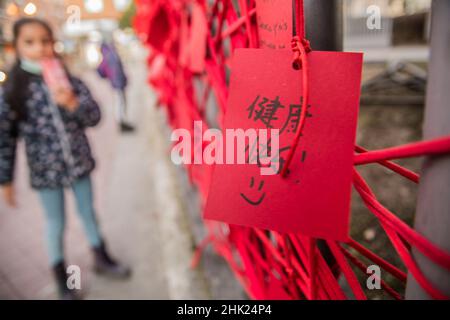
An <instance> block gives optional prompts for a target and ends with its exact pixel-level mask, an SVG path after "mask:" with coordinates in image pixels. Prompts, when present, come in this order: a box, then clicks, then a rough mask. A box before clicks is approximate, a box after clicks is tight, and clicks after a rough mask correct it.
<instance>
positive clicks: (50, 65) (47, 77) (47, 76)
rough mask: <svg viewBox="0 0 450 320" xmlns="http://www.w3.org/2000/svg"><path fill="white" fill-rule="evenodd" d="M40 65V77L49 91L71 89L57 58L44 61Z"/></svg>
mask: <svg viewBox="0 0 450 320" xmlns="http://www.w3.org/2000/svg"><path fill="white" fill-rule="evenodd" d="M41 64H42V75H43V77H44V81H45V83H46V84H47V86H48V87H49V89H50V91H55V90H57V89H60V88H64V89H71V87H72V86H71V85H70V82H69V79H68V78H67V73H66V71H65V70H64V67H63V65H62V64H61V61H59V60H58V59H57V58H52V59H44V60H42V62H41Z"/></svg>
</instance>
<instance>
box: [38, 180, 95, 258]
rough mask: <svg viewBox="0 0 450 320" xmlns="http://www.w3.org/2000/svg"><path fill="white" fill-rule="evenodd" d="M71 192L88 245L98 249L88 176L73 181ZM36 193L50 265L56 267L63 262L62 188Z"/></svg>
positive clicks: (63, 222)
mask: <svg viewBox="0 0 450 320" xmlns="http://www.w3.org/2000/svg"><path fill="white" fill-rule="evenodd" d="M72 190H73V192H74V195H75V200H76V204H77V209H78V213H79V215H80V217H81V220H82V222H83V226H84V229H85V231H86V234H87V237H88V240H89V243H90V245H91V246H92V247H99V246H100V244H101V241H102V240H101V236H100V231H99V227H98V224H97V220H96V217H95V210H94V206H93V196H92V183H91V179H90V176H89V175H88V176H86V177H84V178H81V179H79V180H77V181H75V182H74V183H73V184H72ZM38 193H39V197H40V198H41V201H42V204H43V206H44V211H45V214H46V217H47V245H48V252H49V256H50V263H51V265H56V264H58V263H60V262H62V261H63V260H64V248H63V247H64V246H63V238H64V227H65V201H64V188H56V189H39V190H38Z"/></svg>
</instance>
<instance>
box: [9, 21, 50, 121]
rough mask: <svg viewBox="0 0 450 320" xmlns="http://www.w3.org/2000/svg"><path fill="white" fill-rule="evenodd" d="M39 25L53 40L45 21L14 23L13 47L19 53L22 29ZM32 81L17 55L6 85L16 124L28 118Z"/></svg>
mask: <svg viewBox="0 0 450 320" xmlns="http://www.w3.org/2000/svg"><path fill="white" fill-rule="evenodd" d="M30 24H37V25H39V26H41V27H43V28H44V29H45V30H46V31H47V32H48V34H49V36H50V38H51V39H52V40H53V31H52V29H51V27H50V25H49V24H48V23H47V22H45V21H44V20H41V19H37V18H21V19H19V20H17V21H16V22H15V23H14V26H13V37H14V38H13V45H14V48H15V49H16V53H17V40H18V38H19V35H20V32H21V30H22V28H23V27H24V26H26V25H30ZM29 81H30V74H29V73H27V72H25V71H24V70H22V68H21V67H20V57H19V56H18V55H16V61H15V63H14V65H13V67H12V68H11V70H10V72H9V74H8V79H7V81H6V82H5V85H4V96H5V101H6V102H7V103H8V104H9V106H10V107H11V109H12V110H13V111H14V113H15V115H16V120H17V121H16V123H17V122H18V121H20V120H24V119H25V118H26V116H27V115H26V108H25V102H26V95H27V93H28V92H26V91H27V88H28V83H29Z"/></svg>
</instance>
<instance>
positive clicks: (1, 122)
mask: <svg viewBox="0 0 450 320" xmlns="http://www.w3.org/2000/svg"><path fill="white" fill-rule="evenodd" d="M70 81H71V83H72V87H73V90H74V92H75V94H76V95H77V97H78V101H79V107H78V109H76V110H75V111H74V112H69V111H68V110H66V109H64V108H62V107H60V106H57V105H56V104H55V103H53V102H52V99H51V98H50V94H49V92H48V88H47V86H46V85H45V83H44V82H43V80H42V77H40V76H33V77H32V78H31V80H30V82H29V86H28V88H27V90H28V96H29V99H28V100H27V101H26V106H25V107H26V114H27V116H26V118H25V120H22V121H17V120H16V114H15V112H14V111H13V110H12V109H11V108H10V106H9V105H8V104H7V103H6V102H5V100H4V98H3V91H2V89H1V88H0V185H5V184H8V183H11V182H12V181H13V176H14V163H15V155H16V146H17V140H18V139H19V138H23V139H24V141H25V148H26V154H27V161H28V166H29V169H30V170H29V172H30V180H31V186H32V187H33V188H35V189H41V188H58V187H67V186H70V185H71V184H72V183H73V182H74V181H75V180H76V179H78V178H81V177H83V176H86V175H87V174H89V173H90V172H91V171H92V170H93V169H94V167H95V161H94V158H93V157H92V154H91V149H90V146H89V142H88V139H87V137H86V134H85V133H84V130H85V128H86V127H91V126H95V125H96V124H97V123H98V122H99V121H100V117H101V114H100V108H99V106H98V105H97V103H96V102H95V100H94V99H93V98H92V95H91V93H90V92H89V89H88V88H87V87H86V85H85V84H84V83H83V82H82V81H81V80H79V79H77V78H73V77H71V78H70Z"/></svg>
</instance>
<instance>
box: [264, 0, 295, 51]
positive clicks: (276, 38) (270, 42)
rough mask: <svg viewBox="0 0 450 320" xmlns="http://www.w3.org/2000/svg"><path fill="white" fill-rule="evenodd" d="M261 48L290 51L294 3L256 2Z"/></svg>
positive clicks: (282, 1) (273, 0) (281, 1)
mask: <svg viewBox="0 0 450 320" xmlns="http://www.w3.org/2000/svg"><path fill="white" fill-rule="evenodd" d="M256 15H257V20H258V34H259V47H260V48H262V49H264V48H268V49H289V48H290V44H291V40H292V1H286V0H256Z"/></svg>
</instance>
